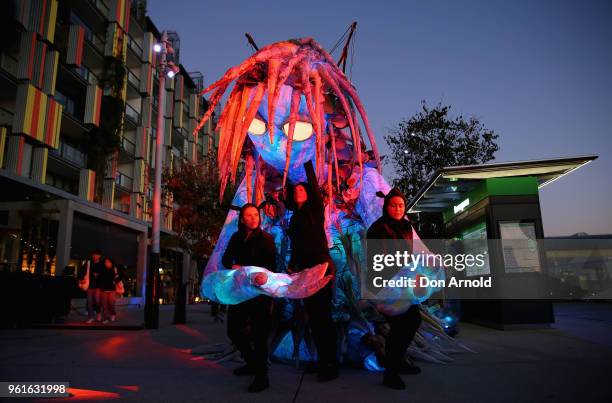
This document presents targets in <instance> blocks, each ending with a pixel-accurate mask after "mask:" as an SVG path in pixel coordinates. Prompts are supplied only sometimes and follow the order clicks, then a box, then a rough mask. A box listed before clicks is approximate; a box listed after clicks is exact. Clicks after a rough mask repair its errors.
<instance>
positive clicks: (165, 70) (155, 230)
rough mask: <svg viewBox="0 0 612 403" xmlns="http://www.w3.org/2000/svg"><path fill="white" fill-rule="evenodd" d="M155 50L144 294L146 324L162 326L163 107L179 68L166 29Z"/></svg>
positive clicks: (146, 325) (148, 326)
mask: <svg viewBox="0 0 612 403" xmlns="http://www.w3.org/2000/svg"><path fill="white" fill-rule="evenodd" d="M153 50H154V51H155V52H157V53H159V63H158V66H157V68H158V72H159V74H158V76H159V82H158V92H157V137H156V138H155V184H154V187H153V214H152V216H153V217H152V221H153V222H152V229H151V232H152V235H151V236H152V243H151V259H150V262H149V265H148V267H147V284H146V296H145V327H146V328H147V329H157V328H158V327H159V299H158V291H159V267H160V262H159V235H160V224H161V179H162V149H163V145H164V109H165V105H166V97H165V95H166V94H165V93H166V89H165V87H166V75H168V77H169V78H170V79H172V78H173V77H174V75H175V74H176V72H177V68H176V66H175V65H174V64H173V63H172V62H168V61H167V60H166V56H167V54H168V53H172V48H171V47H170V46H169V44H168V35H167V34H166V31H164V32H162V37H161V43H156V44H155V45H153Z"/></svg>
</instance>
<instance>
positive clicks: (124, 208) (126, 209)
mask: <svg viewBox="0 0 612 403" xmlns="http://www.w3.org/2000/svg"><path fill="white" fill-rule="evenodd" d="M115 210H118V211H121V212H122V213H125V214H130V205H129V204H128V203H116V204H115Z"/></svg>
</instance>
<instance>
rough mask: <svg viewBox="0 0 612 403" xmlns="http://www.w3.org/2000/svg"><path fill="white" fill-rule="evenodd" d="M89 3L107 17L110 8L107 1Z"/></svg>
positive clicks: (100, 0)
mask: <svg viewBox="0 0 612 403" xmlns="http://www.w3.org/2000/svg"><path fill="white" fill-rule="evenodd" d="M89 2H90V3H91V4H93V5H94V6H96V8H97V9H98V11H100V12H101V13H102V15H104V16H105V17H106V16H107V15H108V11H109V8H108V6H107V5H106V2H105V1H103V0H89Z"/></svg>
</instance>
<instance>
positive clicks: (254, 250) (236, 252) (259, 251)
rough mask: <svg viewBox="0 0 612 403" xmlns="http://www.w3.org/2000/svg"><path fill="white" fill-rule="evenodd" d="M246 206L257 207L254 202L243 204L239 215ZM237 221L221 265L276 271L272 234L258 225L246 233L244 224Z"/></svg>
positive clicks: (229, 267)
mask: <svg viewBox="0 0 612 403" xmlns="http://www.w3.org/2000/svg"><path fill="white" fill-rule="evenodd" d="M247 207H255V208H257V207H256V206H255V205H254V204H250V203H249V204H245V205H244V206H242V208H241V209H240V217H241V216H242V212H243V211H244V210H245V208H247ZM238 220H240V218H238ZM238 222H239V224H238V231H236V232H234V234H233V235H232V237H231V238H230V240H229V243H228V244H227V248H226V249H225V252H224V253H223V257H222V258H221V263H223V266H225V267H226V268H228V269H231V268H232V266H233V265H239V266H258V267H265V268H266V269H268V270H270V271H272V272H276V246H275V245H274V238H273V237H272V235H270V234H268V233H267V232H266V231H264V230H262V229H261V228H260V227H258V228H257V229H255V230H253V231H252V232H251V233H250V234H247V231H246V229H245V227H244V225H242V223H241V222H240V221H238Z"/></svg>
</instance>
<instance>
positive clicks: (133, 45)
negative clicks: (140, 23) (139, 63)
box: [127, 35, 142, 57]
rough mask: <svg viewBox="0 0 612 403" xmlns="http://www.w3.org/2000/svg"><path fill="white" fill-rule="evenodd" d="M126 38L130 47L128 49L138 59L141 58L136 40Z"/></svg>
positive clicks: (140, 51)
mask: <svg viewBox="0 0 612 403" xmlns="http://www.w3.org/2000/svg"><path fill="white" fill-rule="evenodd" d="M127 38H128V46H129V47H130V49H132V50H133V51H134V53H136V55H137V56H138V57H142V48H141V47H140V45H139V44H138V42H136V40H135V39H134V38H132V37H131V36H130V35H128V36H127Z"/></svg>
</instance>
